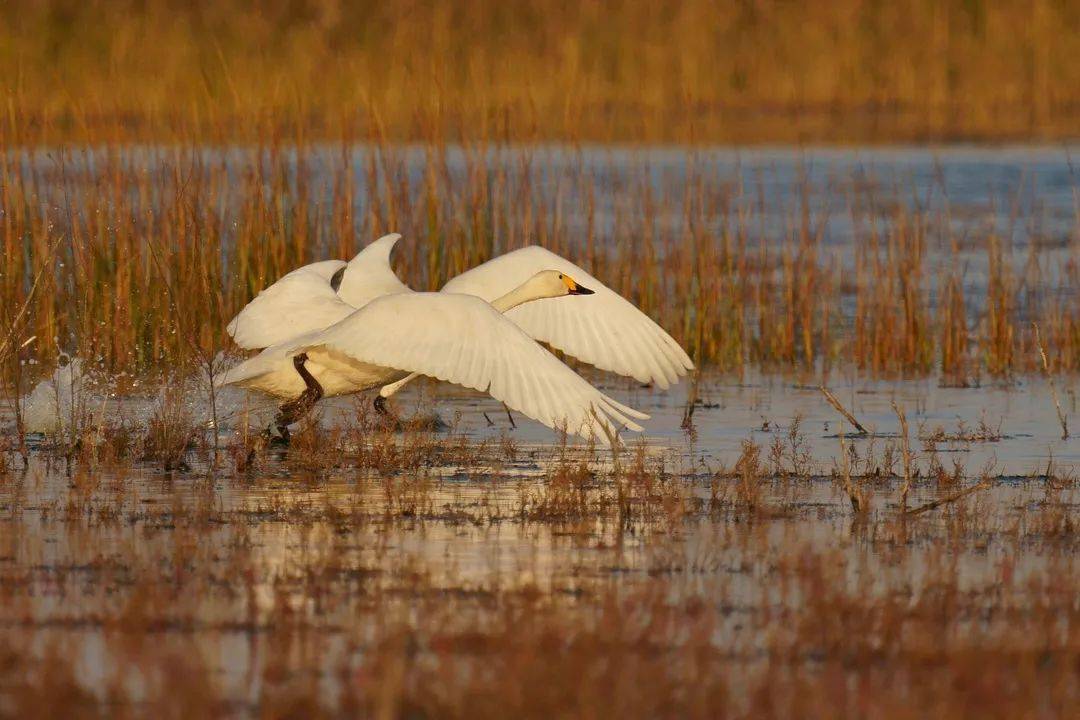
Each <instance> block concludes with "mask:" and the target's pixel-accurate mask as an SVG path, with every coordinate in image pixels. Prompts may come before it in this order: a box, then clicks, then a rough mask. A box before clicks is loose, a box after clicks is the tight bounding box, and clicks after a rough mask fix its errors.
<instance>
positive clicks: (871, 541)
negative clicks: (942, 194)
mask: <svg viewBox="0 0 1080 720" xmlns="http://www.w3.org/2000/svg"><path fill="white" fill-rule="evenodd" d="M162 412H166V410H165V409H164V408H163V410H162ZM366 422H368V420H367V419H364V418H361V417H359V416H358V418H357V419H354V420H351V421H350V422H348V423H345V424H343V425H341V426H340V427H339V428H337V429H333V428H331V429H332V430H334V432H333V433H323V434H321V435H315V434H312V435H311V436H310V437H307V436H306V435H305V433H307V430H306V429H305V430H302V431H301V432H299V433H297V436H296V437H297V438H304V440H303V442H304V443H307V442H310V443H311V444H310V446H304V447H299V446H298V447H296V448H295V449H293V450H291V451H290V453H293V452H295V455H291V456H284V457H278V451H277V450H275V449H272V448H270V449H265V450H263V451H261V452H262V453H263V455H262V456H261V457H260V460H259V467H260V468H262V470H264V471H265V473H266V474H261V473H254V472H249V473H247V474H246V475H244V476H237V477H236V478H227V477H226V478H222V477H220V476H219V477H218V478H217V479H209V480H208V479H206V478H203V477H201V476H198V475H196V474H187V473H182V472H180V473H171V474H168V475H167V478H168V480H167V481H163V479H162V476H161V475H160V472H159V470H158V469H154V470H152V471H151V472H150V473H146V472H145V470H144V468H145V467H147V466H149V467H153V468H157V467H158V466H157V463H156V461H155V462H148V463H146V464H145V465H143V466H135V467H129V468H128V469H127V470H125V471H120V472H118V473H116V472H114V471H112V470H110V469H107V468H106V467H105V466H104V465H91V464H89V463H76V466H75V472H74V473H72V474H71V475H70V476H66V475H64V474H63V473H59V474H54V473H55V471H49V470H47V469H46V468H45V466H44V465H43V463H44V461H45V460H46V459H47V454H46V453H45V452H44V451H42V452H35V453H34V455H33V457H32V464H31V468H30V469H29V470H28V471H27V472H24V473H22V474H21V475H19V476H18V477H22V478H24V479H22V480H20V479H18V477H13V476H12V475H11V474H9V475H6V476H5V475H0V511H2V512H3V518H4V520H5V522H3V523H0V556H2V557H3V558H4V560H3V562H0V580H2V581H3V582H0V596H2V597H3V599H4V602H3V603H0V624H2V625H3V627H4V628H5V632H4V633H2V634H0V708H2V709H3V710H4V712H12V713H14V712H22V713H24V714H25V715H26V716H28V717H36V716H39V715H40V713H41V712H45V713H48V714H53V715H65V716H68V715H71V714H73V713H77V712H82V713H99V714H109V715H114V716H115V715H116V714H118V713H125V712H131V713H133V714H137V713H139V712H143V711H145V710H146V709H147V708H157V707H161V708H162V710H163V712H164V711H165V709H166V708H168V710H169V712H177V711H178V710H177V708H179V707H181V706H182V708H183V711H184V712H191V713H194V714H210V715H250V714H269V715H284V714H289V713H296V712H299V713H303V714H304V715H305V716H309V717H318V716H337V715H341V714H349V713H356V712H361V713H371V714H378V713H387V714H389V715H390V716H396V715H400V714H409V713H420V714H438V715H450V716H461V717H465V716H469V717H476V716H492V717H495V716H499V717H501V716H505V714H506V713H507V712H512V713H513V714H515V715H520V716H529V717H531V716H549V715H550V714H552V713H555V714H559V713H561V714H590V713H591V712H592V711H593V710H594V709H595V710H596V711H597V712H600V711H601V710H603V711H609V710H616V711H617V712H619V713H620V715H623V716H629V717H638V716H649V717H651V716H655V715H656V714H658V713H659V714H664V713H667V712H672V713H676V714H678V715H680V716H700V717H715V715H716V714H717V712H718V711H720V710H722V711H724V712H729V713H731V714H754V715H767V714H770V713H779V714H787V713H788V712H789V711H790V712H795V711H796V709H797V710H798V711H799V712H801V713H802V714H804V715H805V714H809V715H812V716H833V715H835V713H836V710H837V708H838V707H840V706H843V707H844V708H851V709H852V710H854V709H855V708H863V709H866V708H873V709H874V710H875V712H876V713H878V714H880V715H881V716H882V717H894V716H895V717H908V716H910V714H911V713H912V712H916V713H919V712H921V711H922V710H924V709H926V710H927V711H929V710H930V709H932V710H933V712H935V713H940V714H942V715H946V716H963V715H965V714H966V713H967V712H970V710H971V708H972V707H980V708H984V709H985V710H986V712H987V713H988V714H990V715H993V714H994V713H993V712H992V710H994V709H996V710H1002V711H1003V712H1006V714H1014V713H1015V714H1021V715H1022V714H1024V712H1025V711H1026V709H1027V708H1030V707H1033V706H1036V705H1037V706H1039V707H1048V708H1051V709H1052V710H1055V711H1056V710H1061V711H1063V712H1066V711H1067V708H1069V707H1072V706H1073V704H1074V703H1075V701H1076V700H1077V698H1078V697H1080V684H1078V682H1077V677H1076V675H1075V662H1076V659H1077V657H1078V656H1080V634H1078V633H1077V631H1076V627H1077V624H1078V623H1080V617H1078V616H1077V614H1076V612H1075V610H1076V608H1075V605H1076V604H1075V601H1074V600H1075V587H1076V584H1077V582H1080V578H1078V577H1077V574H1076V573H1077V567H1076V561H1075V558H1076V557H1077V555H1076V551H1077V550H1078V549H1080V541H1078V536H1077V532H1076V525H1075V519H1074V517H1073V514H1074V513H1072V512H1071V510H1070V508H1071V507H1072V506H1073V504H1074V502H1075V497H1076V492H1077V484H1076V479H1075V477H1073V476H1071V475H1069V474H1067V473H1062V472H1059V471H1058V470H1056V469H1052V468H1050V469H1044V470H1047V471H1049V470H1052V473H1051V474H1049V475H1044V474H1042V472H1043V471H1040V473H1039V474H1037V475H1034V476H1032V477H1030V478H1007V479H1000V478H994V477H990V476H985V475H983V474H982V472H981V471H980V472H977V473H975V474H968V473H967V472H966V471H963V472H961V473H960V474H959V476H958V478H957V479H955V480H950V481H949V482H947V483H942V482H940V481H936V480H935V479H934V478H933V477H931V476H930V470H929V468H931V467H932V465H933V462H934V461H933V459H932V458H928V457H917V458H914V459H913V462H914V463H915V464H916V465H917V466H918V467H919V469H920V470H921V471H920V470H916V472H915V473H914V475H915V478H914V481H913V486H912V488H911V495H912V498H911V499H912V506H911V508H910V511H909V512H903V508H902V507H901V506H900V504H899V503H898V502H897V500H898V498H899V496H900V493H901V492H902V478H901V477H900V476H898V475H896V474H895V473H887V472H885V471H877V470H874V469H873V468H880V467H886V466H888V465H889V463H888V462H887V460H886V459H885V456H886V454H887V449H886V445H885V444H884V443H879V444H876V445H871V444H870V443H869V442H866V443H865V444H864V447H865V453H866V454H867V455H873V456H874V459H873V460H872V461H871V460H867V459H865V458H864V457H863V456H861V455H859V456H856V455H853V454H852V453H851V452H850V450H848V449H847V448H845V449H844V450H843V451H842V455H841V456H842V457H843V458H844V460H843V466H842V467H837V475H836V476H834V477H832V478H830V477H828V476H821V475H817V474H814V473H815V472H816V470H814V467H816V466H817V462H810V461H807V463H806V464H805V465H800V466H799V467H800V468H801V469H800V470H799V471H798V472H785V473H784V474H783V475H775V474H772V473H771V471H770V468H769V465H770V460H769V459H768V457H767V453H766V451H765V450H764V449H762V448H761V447H760V446H756V445H754V444H753V443H752V442H748V443H747V444H746V445H744V452H743V456H742V458H740V460H739V462H738V463H737V465H736V466H735V468H734V469H733V470H732V472H720V473H714V474H712V475H711V477H702V476H700V475H698V474H695V473H693V472H687V470H686V469H685V468H683V467H682V462H681V461H679V460H678V459H677V458H671V457H667V456H666V455H664V454H655V453H653V452H651V451H649V449H648V448H647V447H646V446H645V445H636V446H631V447H629V448H627V449H626V451H625V452H624V453H623V456H622V458H621V460H620V462H619V463H618V465H617V466H616V465H615V464H612V463H611V462H610V460H607V459H604V458H598V457H596V456H591V455H590V453H589V451H588V450H587V449H586V450H585V452H584V454H582V453H580V452H578V451H576V450H574V449H573V448H570V447H565V448H560V447H549V448H547V449H546V452H545V453H544V454H543V457H534V458H532V461H531V462H530V465H533V464H536V465H538V466H539V468H540V470H541V471H540V473H539V474H534V475H533V476H532V477H524V476H522V475H521V474H520V473H519V472H518V471H517V470H515V468H514V466H513V463H515V462H517V461H518V460H519V459H520V456H521V454H522V453H523V452H532V451H525V450H523V449H522V448H515V449H513V450H512V451H511V452H507V451H506V450H505V448H504V447H503V445H502V444H501V443H493V444H490V445H481V446H474V447H468V448H465V447H463V444H462V441H461V440H460V439H459V438H457V437H451V436H448V435H447V434H439V435H438V436H435V437H431V436H423V437H416V438H414V437H409V436H408V433H407V432H406V433H399V432H395V433H386V432H385V430H378V429H364V423H366ZM789 427H791V428H792V429H793V432H788V433H785V434H784V437H785V440H784V442H785V443H787V444H790V446H791V447H796V448H797V447H798V436H799V434H800V433H801V432H804V431H803V430H801V428H800V424H799V423H795V422H792V423H790V425H789ZM360 439H362V441H363V442H365V443H368V444H370V445H371V446H372V448H373V449H372V450H370V451H369V452H376V451H375V450H374V448H375V447H377V446H382V445H383V444H386V443H390V444H393V445H395V446H396V449H394V450H390V449H389V448H385V447H383V448H382V449H380V450H378V451H377V452H379V453H381V455H383V456H393V454H394V453H397V454H398V456H399V460H398V461H397V464H396V466H393V467H391V466H381V467H378V468H376V467H369V466H368V465H367V460H365V459H364V458H365V455H364V453H363V452H360V451H358V450H357V449H355V448H352V449H351V450H350V449H348V448H349V446H350V444H351V443H352V442H354V441H357V440H360ZM320 442H324V443H330V444H335V445H340V446H341V447H342V448H344V449H345V450H344V451H343V452H341V453H339V454H338V456H337V460H336V462H335V463H334V464H332V465H329V466H328V465H322V464H319V463H318V462H317V461H315V460H314V458H317V457H318V456H319V455H320V454H321V453H322V451H323V450H324V449H325V448H324V446H322V445H320V444H319V443H320ZM432 444H441V445H442V448H441V450H439V451H438V452H437V453H433V451H432V450H431V447H430V446H431V445H432ZM848 445H850V443H848ZM227 450H228V448H227V447H226V451H227ZM785 452H787V451H786V450H785ZM209 453H210V448H209V446H208V444H207V443H203V444H201V445H200V444H195V445H194V446H192V447H191V449H189V450H188V462H189V464H191V465H192V466H193V467H195V466H199V465H201V464H204V463H205V462H206V458H208V457H209ZM462 453H467V454H462ZM322 454H325V453H322ZM401 455H416V456H417V457H418V458H423V462H412V461H408V460H405V459H403V458H400V456H401ZM200 456H201V457H202V459H201V460H200ZM313 462H314V463H315V464H313V465H308V464H309V463H313ZM300 465H308V466H307V467H305V468H303V469H301V468H300ZM466 466H468V467H472V468H473V470H472V472H473V473H474V474H473V475H472V476H471V477H470V478H469V479H463V478H462V477H461V476H460V475H459V469H460V468H462V467H466ZM783 467H785V468H787V467H788V465H787V463H786V461H785V465H784V466H783ZM845 469H846V470H845ZM842 473H846V475H843V478H842V475H841V474H842ZM308 475H310V476H312V477H315V478H318V484H317V485H313V484H311V483H309V482H307V481H305V479H304V478H305V477H306V476H308ZM223 480H225V482H222V481H223ZM845 482H846V483H849V484H851V486H852V487H854V488H856V489H857V492H856V496H857V497H858V498H859V506H858V508H855V509H854V510H855V511H854V512H853V508H852V506H851V504H850V502H849V500H848V493H847V491H845V490H843V489H842V488H837V487H836V483H839V484H840V485H843V484H844V483H845ZM316 489H317V491H316ZM897 508H900V511H897ZM47 538H52V541H51V542H48V541H47ZM42 544H45V545H48V546H49V547H50V548H51V549H50V550H49V555H48V556H47V559H43V558H42V555H41V554H40V547H39V546H40V545H42ZM523 544H524V546H527V548H528V549H527V550H523V549H522V547H523ZM508 560H509V563H508ZM90 637H93V638H95V639H94V641H93V645H92V646H88V645H85V644H84V639H86V638H90ZM89 647H93V648H96V649H94V650H88V649H87V648H89ZM225 647H231V648H232V651H231V653H223V648H225ZM86 652H91V653H92V654H93V657H94V658H95V663H94V666H95V667H96V668H100V669H101V671H102V673H103V677H102V678H101V680H100V681H92V680H91V681H88V676H87V674H86V672H87V671H86V668H85V666H84V664H83V662H84V661H82V660H81V659H80V658H82V657H84V653H86ZM224 657H228V658H229V660H228V663H227V665H225V664H223V660H222V658H224ZM1003 658H1007V661H1006V659H1003ZM988 676H989V677H991V678H993V679H994V681H993V682H990V681H989V680H988V679H987V678H988ZM570 686H572V687H574V688H575V691H574V692H573V693H567V692H565V689H564V688H565V687H570ZM837 688H843V690H838V689H837ZM860 688H861V689H860ZM613 689H614V690H615V691H614V692H613ZM178 695H182V696H185V697H183V698H182V699H178V698H177V696H178Z"/></svg>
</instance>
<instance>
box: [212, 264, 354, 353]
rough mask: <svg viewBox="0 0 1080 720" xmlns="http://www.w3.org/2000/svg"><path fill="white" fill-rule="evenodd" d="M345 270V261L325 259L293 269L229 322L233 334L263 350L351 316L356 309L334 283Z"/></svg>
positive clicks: (248, 345)
mask: <svg viewBox="0 0 1080 720" xmlns="http://www.w3.org/2000/svg"><path fill="white" fill-rule="evenodd" d="M345 267H346V263H345V262H343V261H341V260H324V261H322V262H317V263H312V264H310V265H304V266H303V267H301V268H297V269H296V270H293V271H292V272H290V273H289V274H288V275H286V276H284V277H283V278H281V279H280V280H278V281H277V282H276V283H274V284H273V285H271V286H270V287H268V288H266V289H265V290H263V291H262V292H260V293H259V294H258V295H257V296H256V297H255V299H254V300H252V301H251V302H249V303H248V304H247V305H246V306H245V307H244V309H243V310H241V311H240V312H239V313H238V314H237V315H236V317H234V318H233V319H232V320H230V321H229V325H228V327H227V330H228V332H229V335H231V336H232V339H233V340H234V341H236V344H237V345H239V346H240V347H242V348H247V349H259V348H265V347H270V346H271V345H276V344H278V343H281V342H285V341H286V340H289V339H291V338H294V337H296V336H297V335H300V334H302V333H305V332H308V331H311V330H321V329H323V328H325V327H328V326H330V325H333V324H334V323H336V322H337V321H339V320H342V319H344V318H346V317H348V316H349V314H350V313H351V312H353V311H354V310H355V309H356V308H354V307H352V306H351V305H349V304H348V303H345V302H344V301H342V299H341V298H340V297H338V294H337V293H336V292H335V291H334V288H333V287H332V286H331V284H330V280H331V278H332V277H333V276H334V274H335V273H336V272H338V271H339V270H341V269H343V268H345Z"/></svg>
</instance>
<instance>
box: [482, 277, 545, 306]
mask: <svg viewBox="0 0 1080 720" xmlns="http://www.w3.org/2000/svg"><path fill="white" fill-rule="evenodd" d="M544 297H547V296H546V295H541V294H538V293H537V292H536V291H535V290H533V289H532V288H531V287H530V286H529V283H528V282H525V283H522V284H521V285H518V286H517V287H516V288H514V289H513V290H511V291H510V292H508V293H506V294H505V295H503V296H502V297H498V298H496V299H495V300H494V301H492V303H491V306H492V307H494V308H495V309H496V310H498V311H499V312H501V313H504V312H506V311H507V310H511V309H512V308H516V307H517V306H518V305H523V304H524V303H527V302H532V301H533V300H540V299H542V298H544Z"/></svg>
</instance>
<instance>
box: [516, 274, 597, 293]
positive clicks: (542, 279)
mask: <svg viewBox="0 0 1080 720" xmlns="http://www.w3.org/2000/svg"><path fill="white" fill-rule="evenodd" d="M528 285H529V290H530V291H531V292H532V294H535V296H536V297H537V298H555V297H563V296H564V295H592V294H593V291H592V290H590V289H589V288H587V287H585V286H584V285H581V284H579V283H578V282H577V281H576V280H574V278H572V277H570V276H569V275H568V274H566V273H564V272H560V271H558V270H541V271H540V272H538V273H536V274H535V275H533V276H532V278H530V279H529V282H528Z"/></svg>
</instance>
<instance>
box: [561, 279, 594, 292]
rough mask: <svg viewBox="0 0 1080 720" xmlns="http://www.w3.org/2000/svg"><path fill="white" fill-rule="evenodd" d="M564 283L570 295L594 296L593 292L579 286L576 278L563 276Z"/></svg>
mask: <svg viewBox="0 0 1080 720" xmlns="http://www.w3.org/2000/svg"><path fill="white" fill-rule="evenodd" d="M562 281H563V282H564V283H566V292H567V294H568V295H592V294H593V291H592V290H590V289H589V288H587V287H585V286H584V285H578V284H577V282H576V281H575V280H574V278H572V277H570V276H569V275H563V276H562Z"/></svg>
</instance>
